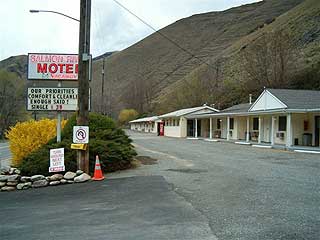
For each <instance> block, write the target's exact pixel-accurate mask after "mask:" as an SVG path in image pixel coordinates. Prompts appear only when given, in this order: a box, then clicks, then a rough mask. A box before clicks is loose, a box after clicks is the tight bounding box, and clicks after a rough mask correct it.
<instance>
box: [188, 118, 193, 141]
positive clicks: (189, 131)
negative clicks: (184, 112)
mask: <svg viewBox="0 0 320 240" xmlns="http://www.w3.org/2000/svg"><path fill="white" fill-rule="evenodd" d="M187 136H188V137H193V136H194V126H193V120H188V121H187Z"/></svg>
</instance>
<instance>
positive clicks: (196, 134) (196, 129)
mask: <svg viewBox="0 0 320 240" xmlns="http://www.w3.org/2000/svg"><path fill="white" fill-rule="evenodd" d="M194 137H195V138H197V137H198V119H197V118H196V119H195V131H194Z"/></svg>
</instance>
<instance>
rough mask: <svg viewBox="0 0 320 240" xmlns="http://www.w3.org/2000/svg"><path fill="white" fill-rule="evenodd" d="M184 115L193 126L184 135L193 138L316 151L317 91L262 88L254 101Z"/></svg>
mask: <svg viewBox="0 0 320 240" xmlns="http://www.w3.org/2000/svg"><path fill="white" fill-rule="evenodd" d="M185 118H186V119H187V121H188V123H190V125H191V122H193V126H195V131H193V132H190V134H189V135H188V136H191V137H192V138H196V139H198V138H203V139H204V140H207V141H233V142H235V143H237V144H244V145H253V146H255V147H264V148H282V149H291V150H296V151H308V150H317V151H320V91H309V90H288V89H265V90H264V91H263V92H262V93H261V95H260V96H259V97H258V99H257V100H256V101H255V102H254V103H247V104H239V105H235V106H232V107H230V108H227V109H225V110H222V111H220V112H212V113H197V112H195V113H191V114H188V115H186V116H185ZM199 123H201V124H200V127H199ZM188 125H189V124H188Z"/></svg>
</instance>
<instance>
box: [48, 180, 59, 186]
mask: <svg viewBox="0 0 320 240" xmlns="http://www.w3.org/2000/svg"><path fill="white" fill-rule="evenodd" d="M59 184H60V181H52V182H50V183H49V185H50V186H56V185H59Z"/></svg>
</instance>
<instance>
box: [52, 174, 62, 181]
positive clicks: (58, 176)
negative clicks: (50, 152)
mask: <svg viewBox="0 0 320 240" xmlns="http://www.w3.org/2000/svg"><path fill="white" fill-rule="evenodd" d="M62 178H63V175H62V174H54V175H52V176H51V177H49V179H50V181H59V180H61V179H62Z"/></svg>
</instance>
